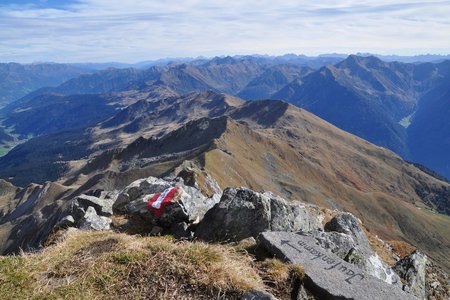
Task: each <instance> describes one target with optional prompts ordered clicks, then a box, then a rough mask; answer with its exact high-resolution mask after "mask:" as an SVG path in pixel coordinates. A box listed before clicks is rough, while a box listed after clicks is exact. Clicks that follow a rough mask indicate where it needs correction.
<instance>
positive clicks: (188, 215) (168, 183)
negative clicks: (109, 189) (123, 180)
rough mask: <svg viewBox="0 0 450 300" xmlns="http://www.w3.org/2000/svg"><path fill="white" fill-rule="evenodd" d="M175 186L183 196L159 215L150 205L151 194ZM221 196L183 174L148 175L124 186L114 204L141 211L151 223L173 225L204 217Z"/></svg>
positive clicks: (120, 209)
mask: <svg viewBox="0 0 450 300" xmlns="http://www.w3.org/2000/svg"><path fill="white" fill-rule="evenodd" d="M175 186H176V187H178V188H179V189H180V191H181V192H180V196H179V198H178V199H177V201H175V202H171V203H169V204H168V205H167V206H166V207H165V209H164V213H163V214H162V216H160V217H157V216H155V215H154V213H153V212H151V211H149V210H148V209H147V204H148V199H149V197H150V196H152V195H154V194H156V193H158V192H162V191H164V190H165V189H167V188H170V187H175ZM219 200H220V197H219V196H218V195H214V196H212V197H209V198H207V197H205V196H204V195H203V194H202V193H201V192H200V191H199V190H198V189H197V188H195V187H192V186H187V185H185V184H184V182H183V180H182V179H181V178H175V179H160V178H155V177H148V178H144V179H139V180H136V181H134V182H133V183H131V184H130V185H129V186H127V187H126V188H125V189H124V190H122V191H121V192H120V193H119V194H118V196H117V198H116V200H115V202H114V204H113V206H112V207H113V210H114V211H115V212H118V213H125V214H131V215H138V216H140V217H142V218H143V219H145V220H146V221H147V222H149V223H150V224H154V225H158V226H161V227H164V228H171V227H172V226H173V225H174V224H178V223H182V222H185V223H191V222H194V221H196V220H197V221H198V220H199V219H202V218H203V216H204V215H205V213H206V212H207V211H208V210H209V209H210V208H211V207H213V206H214V204H216V203H217V202H218V201H219Z"/></svg>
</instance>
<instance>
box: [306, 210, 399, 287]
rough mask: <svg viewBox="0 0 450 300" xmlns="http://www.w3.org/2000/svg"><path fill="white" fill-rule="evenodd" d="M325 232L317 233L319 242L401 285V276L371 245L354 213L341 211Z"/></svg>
mask: <svg viewBox="0 0 450 300" xmlns="http://www.w3.org/2000/svg"><path fill="white" fill-rule="evenodd" d="M325 230H326V232H314V233H313V235H314V236H315V238H316V240H317V241H318V242H319V244H320V245H321V246H322V247H324V248H326V249H329V250H330V251H331V252H333V253H334V254H336V255H337V256H339V257H340V258H342V259H344V260H345V261H347V262H349V263H352V264H354V265H357V266H358V267H360V268H361V269H363V270H364V271H366V272H367V273H369V274H370V275H372V276H375V277H377V278H379V279H381V280H383V281H385V282H387V283H389V284H395V285H401V281H400V278H399V276H398V275H397V274H396V273H395V272H394V271H393V270H392V268H391V267H389V266H388V265H387V264H386V263H384V262H383V261H382V260H381V258H380V257H379V256H378V254H377V253H375V252H374V251H373V250H372V248H371V247H370V243H369V240H368V238H367V236H366V234H365V233H364V231H363V230H362V227H361V225H360V221H359V220H358V219H357V218H356V217H355V216H354V215H352V214H351V213H340V214H338V215H336V216H335V217H334V218H333V219H331V220H330V221H329V222H328V223H327V224H325Z"/></svg>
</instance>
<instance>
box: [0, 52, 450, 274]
mask: <svg viewBox="0 0 450 300" xmlns="http://www.w3.org/2000/svg"><path fill="white" fill-rule="evenodd" d="M449 73H450V64H449V62H448V61H444V62H440V63H421V64H409V63H400V62H385V61H381V60H380V59H378V58H376V57H372V56H369V57H361V56H354V55H353V56H349V57H347V58H345V59H344V60H341V61H339V62H335V63H334V64H325V65H320V66H311V65H310V66H308V65H300V64H294V63H289V60H288V61H283V62H282V63H277V62H274V60H273V59H272V60H266V59H264V58H261V57H240V58H236V57H234V58H233V57H220V58H214V59H211V60H197V61H191V62H182V63H170V64H168V65H163V66H152V67H150V68H146V69H133V68H128V69H113V68H110V69H106V70H102V71H98V72H93V73H89V74H82V75H81V76H78V77H74V78H71V79H69V80H67V81H65V82H64V83H62V84H60V85H58V86H56V87H41V88H38V89H37V90H35V91H33V92H31V93H29V94H27V95H25V96H24V97H22V98H20V99H16V100H14V101H10V103H9V104H7V105H6V106H5V107H3V108H2V109H1V110H0V118H1V120H2V126H3V128H4V134H3V135H2V134H1V133H0V140H1V141H2V142H4V143H5V144H6V143H11V139H12V140H13V142H14V143H17V144H18V145H16V146H15V147H14V148H13V149H11V150H10V151H9V152H8V153H7V154H6V155H5V156H3V157H1V158H0V178H3V179H4V180H6V181H2V182H1V184H2V190H4V191H5V192H4V193H3V194H2V196H1V197H0V198H1V199H2V202H1V203H2V206H1V209H2V215H8V218H6V219H3V221H2V226H3V228H12V227H14V226H19V225H20V224H22V225H23V226H25V225H26V224H28V225H29V224H31V223H30V222H32V221H30V220H32V219H30V218H31V216H33V214H38V212H39V211H40V209H43V207H46V209H48V210H53V209H55V213H56V211H57V209H58V207H59V206H58V205H56V204H54V203H59V202H64V200H65V199H66V200H67V199H69V198H71V197H74V196H76V195H79V194H80V193H86V192H89V191H95V190H98V189H108V190H110V189H111V187H113V188H114V189H121V188H124V187H125V186H127V185H128V184H130V183H131V182H132V181H134V180H136V179H139V178H143V177H146V176H150V175H151V176H158V177H164V176H166V175H170V174H172V175H173V174H175V175H176V174H179V173H183V171H184V172H186V170H189V172H193V174H194V175H193V176H196V177H197V178H198V180H197V181H198V182H200V183H201V184H200V185H201V189H202V190H203V191H204V193H205V194H208V195H212V193H213V191H214V190H215V189H216V188H217V186H215V185H214V184H213V182H214V181H213V180H211V178H214V179H215V181H216V182H217V185H218V186H219V188H221V189H224V188H226V187H229V186H235V187H236V186H247V187H249V188H251V189H253V190H256V191H262V190H270V191H273V192H274V193H277V194H279V195H282V196H283V197H285V198H286V199H291V200H296V199H297V200H302V201H304V202H309V203H314V204H318V205H320V206H324V207H329V208H333V209H339V210H345V211H351V212H353V213H354V214H355V215H356V216H358V217H359V218H361V219H362V220H363V221H364V224H366V226H367V227H368V228H370V230H371V231H372V232H373V233H374V234H378V235H380V236H382V237H383V238H385V239H402V240H405V241H407V242H409V243H411V244H413V245H416V246H419V247H420V248H421V249H423V250H424V251H426V252H427V253H428V254H429V255H430V256H431V257H432V258H433V259H434V260H435V261H438V262H439V263H440V264H441V265H443V266H445V267H446V268H449V267H450V266H449V265H448V260H447V254H448V251H449V249H450V240H449V236H450V235H449V231H448V228H450V226H449V225H450V221H449V220H450V219H449V217H448V214H449V213H450V210H449V209H450V183H449V182H448V181H446V179H445V178H444V177H442V176H440V175H439V174H441V175H443V176H447V177H450V176H449V174H450V168H449V161H450V157H449V156H448V154H447V153H450V152H449V150H450V141H449V136H450V132H449V130H450V127H449V123H448V121H447V119H446V116H447V115H448V112H449V109H450V102H449V99H450V98H449V96H450V94H449V92H450V91H449V88H450V85H449V81H450V77H449ZM270 99H275V100H270ZM404 159H405V160H404ZM409 161H411V162H409ZM417 163H419V164H423V165H424V166H425V167H423V166H421V165H419V164H417ZM428 168H429V169H431V170H429V169H428ZM435 172H437V173H438V174H436V173H435ZM48 181H52V183H48ZM46 182H47V183H46ZM32 195H34V196H32ZM39 199H42V202H41V203H40V204H39V205H37V204H36V203H39V201H41V200H39ZM36 205H37V206H36ZM28 225H26V226H28ZM8 226H9V227H8ZM19 227H20V226H19ZM17 228H18V227H16V229H17ZM10 233H11V232H10V231H6V233H5V234H6V235H8V234H10ZM14 234H16V235H17V239H18V240H21V241H23V242H25V238H24V237H22V238H21V237H20V234H21V233H20V232H16V231H14Z"/></svg>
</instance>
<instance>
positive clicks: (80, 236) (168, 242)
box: [0, 230, 264, 299]
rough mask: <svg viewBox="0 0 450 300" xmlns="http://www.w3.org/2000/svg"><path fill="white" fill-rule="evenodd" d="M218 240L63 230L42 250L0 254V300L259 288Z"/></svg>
mask: <svg viewBox="0 0 450 300" xmlns="http://www.w3.org/2000/svg"><path fill="white" fill-rule="evenodd" d="M252 263H253V262H252V260H251V258H250V257H249V256H245V255H244V254H241V253H239V252H237V251H236V250H234V249H233V248H232V247H229V246H223V245H210V244H206V243H201V242H176V241H174V240H173V239H170V238H166V237H138V236H129V235H126V234H118V233H113V232H86V231H78V230H69V231H68V232H67V233H66V235H65V236H64V237H60V239H59V241H56V243H55V244H54V245H52V246H50V247H48V248H45V249H44V250H43V251H41V252H38V253H33V254H24V255H23V256H10V257H1V258H0V291H1V292H2V293H1V294H0V299H17V298H20V299H24V298H25V299H28V298H31V299H61V298H64V299H114V298H115V299H142V298H145V299H202V298H203V299H205V298H207V299H210V298H215V299H217V298H218V299H225V298H226V299H238V298H240V296H241V295H242V293H243V292H244V291H247V290H250V289H260V290H261V289H262V290H264V284H263V282H262V279H261V278H260V277H259V275H258V273H257V271H256V270H255V269H254V268H253V267H252Z"/></svg>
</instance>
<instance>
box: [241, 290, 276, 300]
mask: <svg viewBox="0 0 450 300" xmlns="http://www.w3.org/2000/svg"><path fill="white" fill-rule="evenodd" d="M242 300H277V298H275V296H274V295H272V294H270V293H268V292H265V291H258V290H251V291H248V292H245V293H244V295H242Z"/></svg>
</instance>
